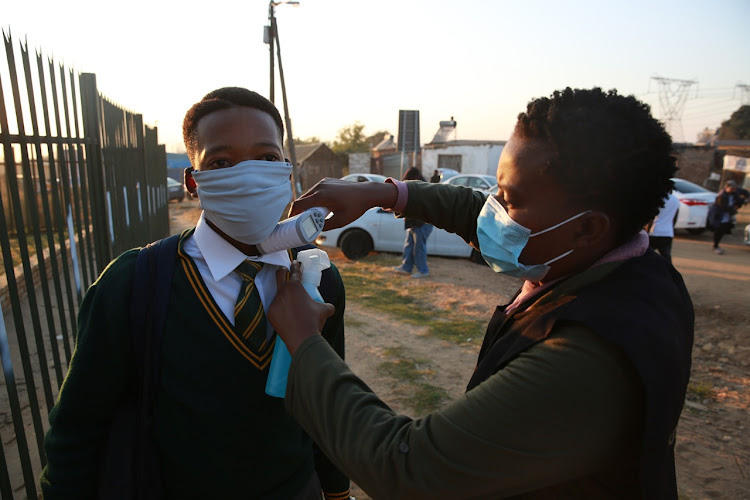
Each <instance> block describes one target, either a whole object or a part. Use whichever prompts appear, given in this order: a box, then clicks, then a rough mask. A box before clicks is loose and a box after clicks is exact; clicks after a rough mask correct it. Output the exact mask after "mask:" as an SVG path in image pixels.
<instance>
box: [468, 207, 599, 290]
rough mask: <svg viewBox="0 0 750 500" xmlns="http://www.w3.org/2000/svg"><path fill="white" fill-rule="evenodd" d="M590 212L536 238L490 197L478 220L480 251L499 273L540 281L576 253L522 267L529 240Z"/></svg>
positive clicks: (583, 213)
mask: <svg viewBox="0 0 750 500" xmlns="http://www.w3.org/2000/svg"><path fill="white" fill-rule="evenodd" d="M590 211H591V210H586V211H585V212H581V213H580V214H578V215H574V216H573V217H571V218H569V219H566V220H564V221H562V222H560V223H559V224H555V225H554V226H552V227H548V228H547V229H544V230H542V231H538V232H536V233H534V234H532V233H531V230H529V229H527V228H525V227H524V226H522V225H521V224H519V223H518V222H516V221H514V220H513V219H511V217H510V215H508V212H507V211H506V210H505V207H503V206H502V205H501V204H500V202H499V201H497V198H495V197H494V196H490V197H489V198H487V201H485V202H484V206H483V207H482V211H481V212H480V213H479V217H477V238H478V239H479V250H480V251H481V252H482V257H484V260H485V261H486V262H487V264H489V266H490V267H491V268H492V270H493V271H495V272H496V273H500V274H505V275H506V276H513V277H515V278H521V279H523V280H527V281H539V280H541V279H542V278H544V277H545V276H546V275H547V273H548V272H549V269H550V267H549V264H551V263H553V262H555V261H556V260H559V259H562V258H563V257H565V256H567V255H570V254H571V253H573V250H568V251H567V252H565V253H564V254H562V255H559V256H557V257H555V258H554V259H552V260H548V261H547V262H545V263H544V264H532V265H526V264H521V263H520V262H518V258H519V256H520V255H521V252H523V249H524V248H525V247H526V243H528V241H529V238H533V237H534V236H538V235H540V234H542V233H546V232H548V231H552V230H553V229H557V228H558V227H560V226H562V225H563V224H567V223H568V222H570V221H572V220H573V219H577V218H578V217H580V216H582V215H585V214H587V213H589V212H590Z"/></svg>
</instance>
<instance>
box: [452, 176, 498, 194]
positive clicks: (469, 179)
mask: <svg viewBox="0 0 750 500" xmlns="http://www.w3.org/2000/svg"><path fill="white" fill-rule="evenodd" d="M442 183H443V184H453V185H454V186H466V187H470V188H473V189H477V190H479V191H482V192H485V193H488V194H494V193H495V191H497V180H496V179H495V178H494V177H492V176H491V175H482V174H458V175H455V176H453V177H451V178H450V179H448V180H446V181H443V182H442Z"/></svg>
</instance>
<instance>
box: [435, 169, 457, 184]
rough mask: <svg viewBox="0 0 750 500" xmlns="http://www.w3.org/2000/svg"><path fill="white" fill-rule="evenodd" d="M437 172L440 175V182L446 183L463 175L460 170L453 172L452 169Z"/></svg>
mask: <svg viewBox="0 0 750 500" xmlns="http://www.w3.org/2000/svg"><path fill="white" fill-rule="evenodd" d="M435 170H437V171H438V173H439V174H440V182H445V181H447V180H448V179H450V178H451V177H455V176H457V175H458V174H460V173H461V172H459V171H458V170H453V169H452V168H437V169H435Z"/></svg>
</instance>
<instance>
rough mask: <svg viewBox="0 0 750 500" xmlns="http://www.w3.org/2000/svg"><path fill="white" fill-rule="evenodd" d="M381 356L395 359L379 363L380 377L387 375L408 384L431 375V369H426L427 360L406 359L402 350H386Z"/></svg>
mask: <svg viewBox="0 0 750 500" xmlns="http://www.w3.org/2000/svg"><path fill="white" fill-rule="evenodd" d="M383 354H385V355H386V356H389V357H395V358H396V359H395V360H393V361H384V362H382V363H380V364H379V365H378V369H377V371H378V373H379V374H380V375H388V376H389V377H392V378H395V379H396V380H400V381H408V382H410V381H415V380H418V379H420V378H422V377H424V376H430V375H432V373H433V372H432V370H431V369H429V368H426V366H427V364H428V363H429V361H428V360H426V359H418V358H409V357H406V356H405V355H404V354H403V350H402V349H386V350H385V351H384V352H383Z"/></svg>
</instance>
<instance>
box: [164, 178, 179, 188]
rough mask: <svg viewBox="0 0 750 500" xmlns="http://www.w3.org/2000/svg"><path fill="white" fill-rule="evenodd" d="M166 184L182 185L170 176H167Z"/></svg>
mask: <svg viewBox="0 0 750 500" xmlns="http://www.w3.org/2000/svg"><path fill="white" fill-rule="evenodd" d="M167 185H168V186H182V184H180V183H179V182H177V181H176V180H174V179H172V178H171V177H167Z"/></svg>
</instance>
